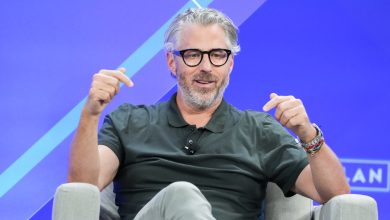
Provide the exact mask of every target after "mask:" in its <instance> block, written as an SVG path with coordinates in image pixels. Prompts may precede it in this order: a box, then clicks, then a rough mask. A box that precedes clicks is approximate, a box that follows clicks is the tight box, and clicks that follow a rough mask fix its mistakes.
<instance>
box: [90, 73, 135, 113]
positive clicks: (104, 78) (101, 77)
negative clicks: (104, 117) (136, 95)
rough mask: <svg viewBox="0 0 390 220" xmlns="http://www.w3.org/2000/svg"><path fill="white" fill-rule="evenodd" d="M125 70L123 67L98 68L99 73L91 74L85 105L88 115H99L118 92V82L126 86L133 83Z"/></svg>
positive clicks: (130, 85)
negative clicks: (114, 68) (113, 68)
mask: <svg viewBox="0 0 390 220" xmlns="http://www.w3.org/2000/svg"><path fill="white" fill-rule="evenodd" d="M125 72H126V69H125V68H119V69H118V70H100V71H99V73H96V74H94V75H93V79H92V85H91V89H90V90H89V95H88V99H87V103H86V105H85V110H86V111H87V112H88V113H89V114H90V115H99V114H100V113H101V112H102V111H103V109H104V108H105V107H106V106H107V104H108V103H109V102H110V101H111V100H112V98H113V97H114V96H115V95H116V94H118V92H119V89H120V86H119V83H120V82H122V83H124V84H125V85H126V86H128V87H132V86H133V85H134V83H133V82H132V81H131V80H130V79H129V78H128V77H127V76H126V75H125Z"/></svg>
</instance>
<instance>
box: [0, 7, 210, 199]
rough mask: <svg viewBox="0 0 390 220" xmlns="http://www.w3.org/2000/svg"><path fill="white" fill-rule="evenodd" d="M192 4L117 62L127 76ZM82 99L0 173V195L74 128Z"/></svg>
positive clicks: (145, 60) (152, 53) (158, 47)
mask: <svg viewBox="0 0 390 220" xmlns="http://www.w3.org/2000/svg"><path fill="white" fill-rule="evenodd" d="M212 1H213V0H199V3H200V4H201V5H204V6H208V5H209V4H210V3H211V2H212ZM194 6H196V5H194V3H193V2H192V1H188V2H187V3H186V4H185V5H184V6H183V7H182V8H180V9H179V11H177V12H176V13H175V15H174V16H172V17H171V18H170V19H169V20H168V21H167V22H166V23H165V24H164V25H163V26H162V27H160V28H159V29H158V30H157V31H156V32H155V33H154V34H153V35H152V36H151V37H150V38H149V39H148V40H147V41H145V42H144V43H143V44H142V45H141V46H140V47H139V48H138V49H137V50H136V51H135V52H134V53H133V54H131V55H130V56H129V57H128V58H127V59H126V60H125V61H124V62H123V63H122V64H121V65H120V67H125V68H126V69H127V75H128V76H129V77H131V76H133V75H134V74H136V73H137V72H138V71H139V70H140V69H141V68H142V67H143V66H144V65H145V64H146V63H148V62H149V61H150V60H151V59H152V58H153V57H154V56H155V55H156V54H157V53H158V52H159V51H160V50H161V48H162V46H163V39H164V32H165V30H166V29H167V28H168V26H169V24H170V23H171V22H172V20H173V19H174V17H175V16H176V15H177V14H179V13H181V12H183V11H185V10H187V9H188V8H191V7H194ZM85 102H86V97H85V98H83V99H82V100H81V101H80V102H79V103H78V104H77V105H76V106H75V107H74V108H73V109H72V110H71V111H70V112H69V113H68V114H66V115H65V116H64V117H63V118H62V119H61V120H60V121H59V122H57V123H56V124H55V125H54V126H53V127H52V128H51V129H50V130H49V131H48V132H46V133H45V134H44V135H43V136H42V137H41V138H40V139H39V140H38V141H37V142H36V143H34V144H33V145H32V146H31V147H30V148H29V149H28V150H27V151H26V152H25V153H24V154H23V155H21V156H20V157H19V158H18V159H17V160H16V161H15V162H14V163H12V164H11V165H10V166H9V167H8V168H7V169H6V170H5V171H4V172H3V173H2V174H1V175H0V183H1V185H0V198H1V197H2V196H3V195H4V194H5V193H7V192H8V191H9V190H10V189H11V188H12V187H13V186H14V185H15V184H16V183H18V182H19V181H20V180H21V179H22V178H23V177H24V176H25V175H26V174H27V173H28V172H30V170H31V169H32V168H34V167H35V166H36V165H37V164H38V163H39V162H40V161H41V160H43V159H44V158H45V157H46V156H47V155H48V154H49V153H50V152H51V151H53V150H54V149H55V148H56V147H57V146H58V145H59V144H60V143H61V142H62V141H63V140H65V139H66V138H67V137H68V136H69V135H70V134H71V133H72V132H73V131H74V130H75V129H76V127H77V123H78V119H79V116H80V113H81V109H82V107H83V106H84V104H85Z"/></svg>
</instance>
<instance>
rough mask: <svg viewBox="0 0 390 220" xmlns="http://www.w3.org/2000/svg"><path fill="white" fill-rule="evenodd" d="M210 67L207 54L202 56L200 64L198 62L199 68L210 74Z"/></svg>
mask: <svg viewBox="0 0 390 220" xmlns="http://www.w3.org/2000/svg"><path fill="white" fill-rule="evenodd" d="M212 66H213V64H212V63H211V62H210V59H209V56H208V54H203V59H202V62H200V64H199V67H200V68H201V69H202V70H204V71H206V72H210V71H211V68H212Z"/></svg>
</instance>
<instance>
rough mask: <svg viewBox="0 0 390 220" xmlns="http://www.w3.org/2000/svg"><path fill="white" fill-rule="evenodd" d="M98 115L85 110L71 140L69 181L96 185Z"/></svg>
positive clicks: (97, 171) (97, 175)
mask: <svg viewBox="0 0 390 220" xmlns="http://www.w3.org/2000/svg"><path fill="white" fill-rule="evenodd" d="M98 123H99V116H97V115H95V116H92V115H90V114H87V113H86V112H85V111H83V112H82V114H81V117H80V122H79V126H78V128H77V130H76V134H75V137H74V139H73V142H72V147H71V153H70V161H69V172H68V181H69V182H87V183H91V184H95V185H97V183H98V177H99V152H98V143H97V129H98Z"/></svg>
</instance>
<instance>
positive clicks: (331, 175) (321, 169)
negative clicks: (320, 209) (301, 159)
mask: <svg viewBox="0 0 390 220" xmlns="http://www.w3.org/2000/svg"><path fill="white" fill-rule="evenodd" d="M309 161H310V167H311V171H312V176H313V182H314V186H315V188H316V189H317V192H318V193H319V195H320V197H321V198H322V200H323V202H327V201H328V200H329V199H331V198H332V197H334V196H337V195H341V194H347V193H350V189H349V184H348V182H347V180H346V177H345V174H344V170H343V167H342V166H341V163H340V162H339V160H338V158H337V157H336V155H335V154H334V153H333V151H332V150H331V149H330V148H329V147H328V145H327V144H326V143H324V144H323V146H322V147H321V150H320V151H318V152H317V153H316V154H314V155H313V156H309Z"/></svg>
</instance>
